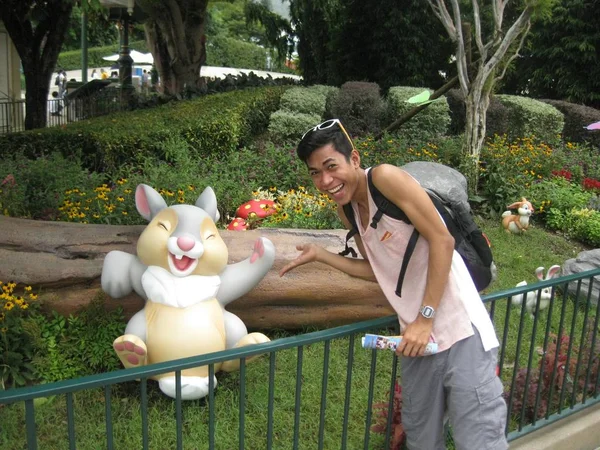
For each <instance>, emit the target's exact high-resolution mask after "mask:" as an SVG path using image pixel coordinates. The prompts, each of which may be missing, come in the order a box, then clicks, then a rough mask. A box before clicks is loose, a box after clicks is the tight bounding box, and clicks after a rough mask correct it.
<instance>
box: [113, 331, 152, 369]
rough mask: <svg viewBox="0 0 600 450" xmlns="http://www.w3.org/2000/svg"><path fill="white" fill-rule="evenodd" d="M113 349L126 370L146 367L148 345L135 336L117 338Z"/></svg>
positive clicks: (126, 335)
mask: <svg viewBox="0 0 600 450" xmlns="http://www.w3.org/2000/svg"><path fill="white" fill-rule="evenodd" d="M113 348H114V349H115V352H117V356H118V357H119V359H120V360H121V362H122V363H123V365H124V366H125V368H126V369H130V368H131V367H139V366H144V365H146V360H147V356H148V351H147V349H146V344H145V343H144V341H142V340H141V339H140V338H139V337H137V336H135V335H133V334H125V335H123V336H120V337H118V338H116V339H115V340H114V342H113Z"/></svg>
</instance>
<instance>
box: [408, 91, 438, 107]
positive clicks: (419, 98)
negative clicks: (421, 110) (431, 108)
mask: <svg viewBox="0 0 600 450" xmlns="http://www.w3.org/2000/svg"><path fill="white" fill-rule="evenodd" d="M430 96H431V94H430V93H429V91H423V92H421V93H420V94H417V95H413V96H412V97H411V98H409V99H408V100H406V103H412V104H427V103H431V102H432V101H433V100H429V97H430ZM428 100H429V101H428Z"/></svg>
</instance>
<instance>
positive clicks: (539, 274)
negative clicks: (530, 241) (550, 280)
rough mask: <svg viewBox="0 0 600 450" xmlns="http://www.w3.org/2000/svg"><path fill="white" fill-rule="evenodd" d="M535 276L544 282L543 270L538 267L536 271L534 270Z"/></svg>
mask: <svg viewBox="0 0 600 450" xmlns="http://www.w3.org/2000/svg"><path fill="white" fill-rule="evenodd" d="M535 276H536V277H537V278H538V280H540V281H543V280H544V268H543V267H538V268H537V269H535Z"/></svg>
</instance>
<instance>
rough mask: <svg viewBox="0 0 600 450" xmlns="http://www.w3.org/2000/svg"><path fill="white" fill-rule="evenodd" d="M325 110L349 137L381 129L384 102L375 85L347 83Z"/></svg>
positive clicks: (361, 82) (358, 82)
mask: <svg viewBox="0 0 600 450" xmlns="http://www.w3.org/2000/svg"><path fill="white" fill-rule="evenodd" d="M327 109H328V112H329V113H330V114H331V115H332V116H333V117H337V118H339V119H340V120H341V121H342V123H343V124H344V126H345V127H346V129H347V130H348V133H350V134H351V135H356V134H363V133H376V132H378V131H379V130H380V129H381V122H382V119H383V117H384V114H385V102H384V101H383V99H382V97H381V93H380V88H379V85H378V84H377V83H369V82H365V81H348V82H346V83H344V84H343V85H342V86H341V88H340V90H339V91H338V92H337V93H336V94H335V95H333V96H332V97H331V101H330V102H328V104H327Z"/></svg>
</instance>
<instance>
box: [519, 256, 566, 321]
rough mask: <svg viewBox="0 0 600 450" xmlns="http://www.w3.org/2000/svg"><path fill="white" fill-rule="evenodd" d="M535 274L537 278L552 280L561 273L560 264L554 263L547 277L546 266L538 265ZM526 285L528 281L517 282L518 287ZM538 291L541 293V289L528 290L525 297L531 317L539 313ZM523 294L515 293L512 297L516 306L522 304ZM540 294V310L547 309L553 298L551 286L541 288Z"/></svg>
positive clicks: (526, 306)
mask: <svg viewBox="0 0 600 450" xmlns="http://www.w3.org/2000/svg"><path fill="white" fill-rule="evenodd" d="M535 275H536V276H537V279H538V280H540V281H545V280H550V279H552V278H558V277H559V275H560V266H559V265H554V266H552V267H550V268H549V269H548V272H547V273H546V276H545V277H544V268H543V267H538V268H537V269H535ZM526 285H527V281H521V282H520V283H518V284H517V287H521V286H526ZM538 293H540V291H539V290H537V291H529V292H527V295H526V297H525V308H526V309H527V311H528V312H529V314H530V315H531V317H534V315H535V314H536V313H537V311H536V305H537V299H538ZM523 296H524V294H519V295H514V296H512V297H511V299H510V301H511V303H512V304H513V305H515V306H518V305H521V304H522V303H523ZM539 296H540V308H539V310H540V311H541V310H543V309H546V308H547V307H548V305H550V300H551V298H552V291H551V288H550V287H545V288H543V289H541V293H540V294H539Z"/></svg>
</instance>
